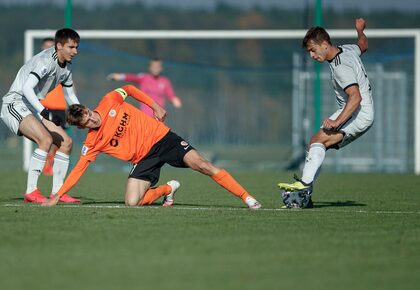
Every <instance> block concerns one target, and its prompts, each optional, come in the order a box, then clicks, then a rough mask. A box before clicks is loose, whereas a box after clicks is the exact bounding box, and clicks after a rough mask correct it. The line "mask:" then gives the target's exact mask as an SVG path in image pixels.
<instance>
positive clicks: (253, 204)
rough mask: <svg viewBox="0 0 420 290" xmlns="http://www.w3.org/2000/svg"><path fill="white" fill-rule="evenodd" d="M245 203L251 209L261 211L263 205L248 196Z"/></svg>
mask: <svg viewBox="0 0 420 290" xmlns="http://www.w3.org/2000/svg"><path fill="white" fill-rule="evenodd" d="M245 203H246V204H247V205H248V207H249V208H250V209H260V208H261V207H262V205H261V203H259V202H258V201H257V200H256V199H255V198H253V197H251V196H248V197H247V198H246V199H245Z"/></svg>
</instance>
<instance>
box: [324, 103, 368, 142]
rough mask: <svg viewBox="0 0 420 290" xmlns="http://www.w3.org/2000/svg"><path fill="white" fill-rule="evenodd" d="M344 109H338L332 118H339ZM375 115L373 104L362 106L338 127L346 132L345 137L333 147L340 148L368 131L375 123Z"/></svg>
mask: <svg viewBox="0 0 420 290" xmlns="http://www.w3.org/2000/svg"><path fill="white" fill-rule="evenodd" d="M342 111H343V109H339V110H337V111H336V112H335V113H334V114H332V115H331V116H330V119H331V120H335V119H337V117H338V115H340V113H341V112H342ZM374 115H375V114H374V110H373V105H369V106H363V105H362V106H360V108H359V109H357V110H356V112H354V113H353V115H352V116H351V117H350V119H348V120H347V122H345V123H344V124H342V125H341V127H339V128H338V131H339V132H341V133H343V134H344V138H343V140H342V141H341V142H340V143H338V144H336V145H334V146H332V148H335V149H340V148H342V147H344V146H346V145H348V144H350V143H351V142H353V141H354V140H356V139H357V138H359V137H360V136H362V135H363V134H364V133H366V132H367V131H368V130H369V129H370V127H372V125H373V119H374Z"/></svg>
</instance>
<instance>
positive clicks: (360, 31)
mask: <svg viewBox="0 0 420 290" xmlns="http://www.w3.org/2000/svg"><path fill="white" fill-rule="evenodd" d="M355 26H356V31H357V45H358V46H359V47H360V50H361V52H362V54H363V53H365V52H366V51H367V50H368V47H369V44H368V39H367V37H366V35H365V33H364V30H365V28H366V21H365V20H364V19H363V18H357V19H356V23H355Z"/></svg>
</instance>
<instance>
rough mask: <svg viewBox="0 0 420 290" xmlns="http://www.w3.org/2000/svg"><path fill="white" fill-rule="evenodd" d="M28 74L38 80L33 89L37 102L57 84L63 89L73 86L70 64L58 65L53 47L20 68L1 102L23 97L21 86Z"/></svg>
mask: <svg viewBox="0 0 420 290" xmlns="http://www.w3.org/2000/svg"><path fill="white" fill-rule="evenodd" d="M30 74H32V75H34V76H35V77H37V78H38V80H39V82H38V84H37V85H36V86H35V88H34V91H35V94H36V95H37V97H38V99H39V100H43V99H44V98H45V96H46V95H47V94H48V93H49V92H50V91H52V90H53V89H54V88H55V87H57V85H59V84H62V85H63V86H64V87H71V86H73V78H72V72H71V63H69V62H65V63H64V64H63V65H60V64H59V62H58V56H57V52H56V51H55V48H54V47H51V48H48V49H46V50H43V51H41V52H40V53H38V54H37V55H35V56H33V57H32V58H31V59H30V60H28V61H27V62H26V63H25V64H24V65H23V66H22V67H21V69H20V70H19V72H18V73H17V76H16V78H15V80H14V82H13V84H12V86H11V87H10V90H9V92H8V93H7V94H6V95H5V96H4V97H3V101H6V100H8V98H14V100H16V96H21V97H23V96H24V94H23V92H22V89H23V85H24V84H25V82H26V80H27V79H28V76H29V75H30Z"/></svg>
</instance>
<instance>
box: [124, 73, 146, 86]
mask: <svg viewBox="0 0 420 290" xmlns="http://www.w3.org/2000/svg"><path fill="white" fill-rule="evenodd" d="M143 79H144V74H124V80H125V81H127V82H133V83H138V84H139V85H141V83H142V82H143Z"/></svg>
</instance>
